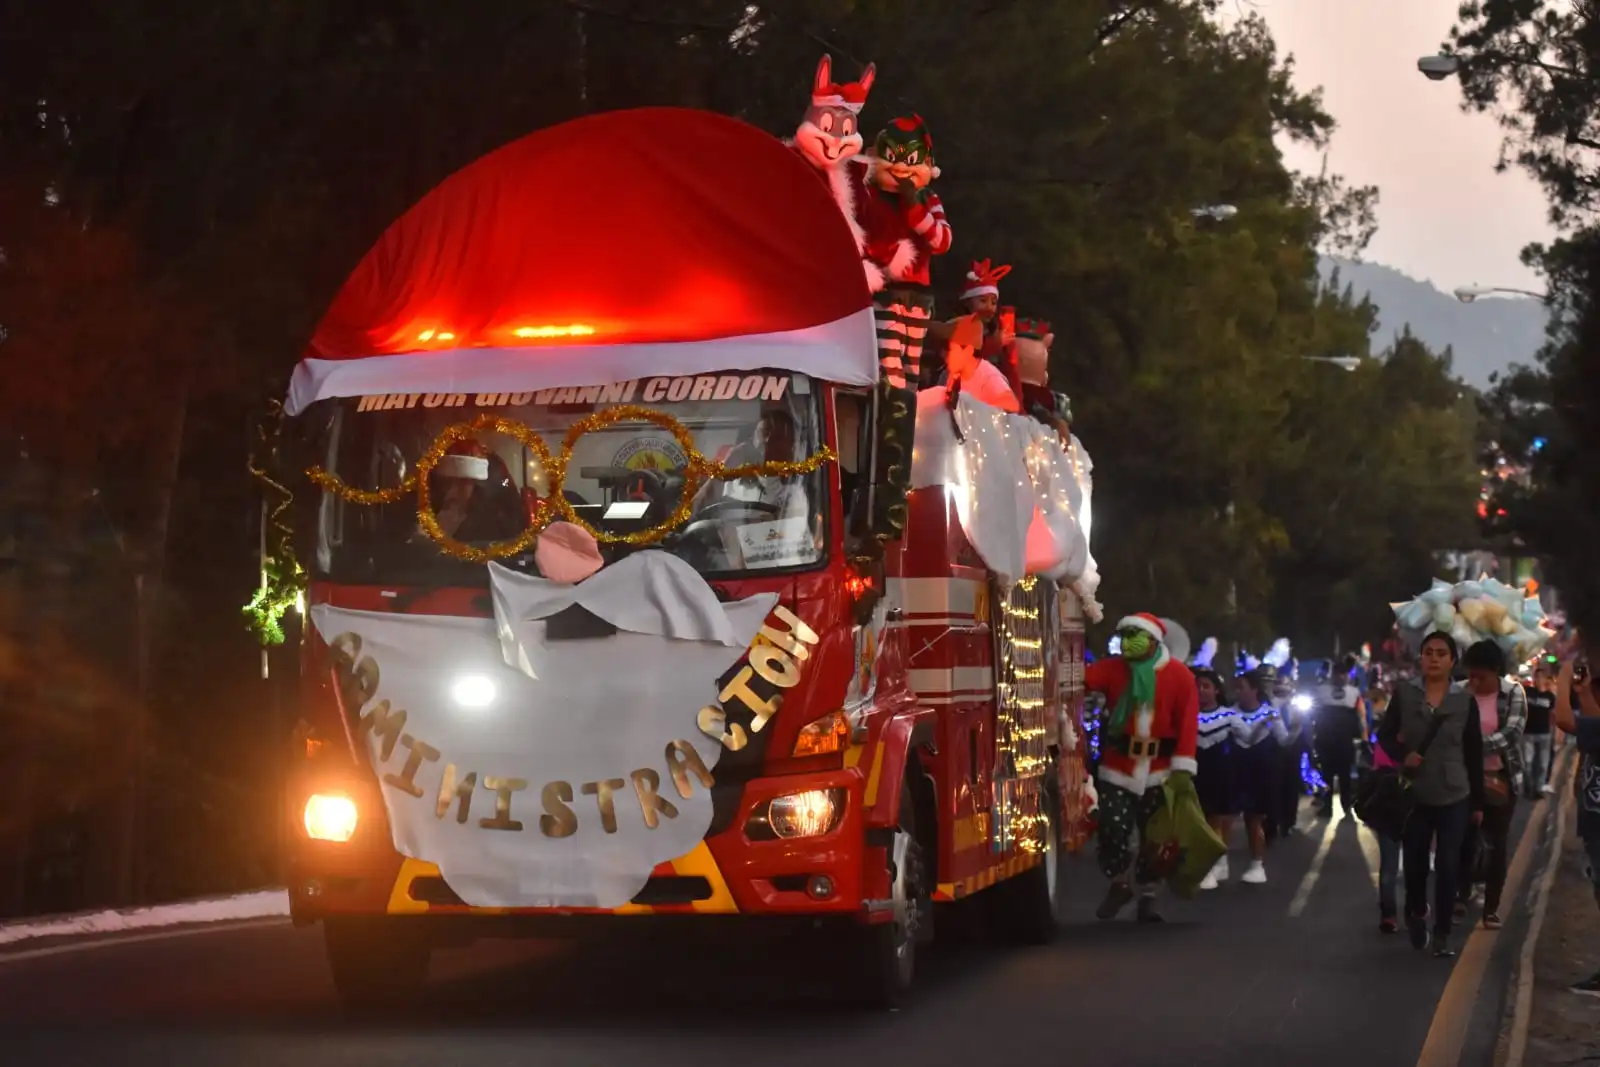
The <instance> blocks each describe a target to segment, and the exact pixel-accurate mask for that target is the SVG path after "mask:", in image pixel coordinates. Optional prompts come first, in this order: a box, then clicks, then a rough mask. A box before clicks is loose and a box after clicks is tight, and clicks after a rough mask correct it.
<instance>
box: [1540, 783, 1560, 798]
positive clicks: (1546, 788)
mask: <svg viewBox="0 0 1600 1067" xmlns="http://www.w3.org/2000/svg"><path fill="white" fill-rule="evenodd" d="M1555 791H1556V787H1555V786H1553V785H1551V784H1550V783H1549V782H1546V783H1545V784H1544V785H1541V786H1540V787H1539V792H1541V793H1543V794H1544V795H1545V796H1549V795H1550V794H1551V793H1554V792H1555Z"/></svg>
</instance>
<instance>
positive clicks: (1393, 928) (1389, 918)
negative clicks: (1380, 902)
mask: <svg viewBox="0 0 1600 1067" xmlns="http://www.w3.org/2000/svg"><path fill="white" fill-rule="evenodd" d="M1399 930H1400V924H1399V923H1397V922H1395V921H1394V916H1393V915H1385V916H1384V917H1383V918H1381V919H1379V920H1378V933H1380V934H1393V933H1397V932H1398V931H1399Z"/></svg>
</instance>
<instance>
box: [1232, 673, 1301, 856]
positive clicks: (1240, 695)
mask: <svg viewBox="0 0 1600 1067" xmlns="http://www.w3.org/2000/svg"><path fill="white" fill-rule="evenodd" d="M1271 685H1272V683H1271V681H1270V679H1269V675H1268V673H1267V671H1266V670H1264V669H1262V668H1259V667H1258V668H1256V669H1255V670H1251V671H1246V672H1245V673H1243V674H1241V675H1239V677H1238V678H1236V679H1234V687H1235V700H1234V703H1235V706H1236V707H1237V708H1238V711H1239V717H1238V719H1237V720H1236V721H1235V723H1234V735H1233V739H1234V740H1233V744H1234V754H1235V762H1234V778H1233V781H1234V788H1235V790H1236V791H1237V792H1236V794H1235V797H1236V800H1237V803H1238V805H1239V808H1240V810H1241V811H1243V812H1244V825H1245V830H1246V831H1247V832H1248V834H1249V837H1250V866H1249V868H1247V869H1246V870H1245V872H1244V874H1243V876H1242V877H1241V881H1244V882H1248V883H1249V884H1251V885H1262V884H1264V883H1265V882H1266V880H1267V867H1266V855H1267V829H1266V823H1267V820H1268V819H1270V818H1272V817H1273V815H1274V812H1275V809H1276V807H1277V804H1276V801H1277V799H1278V783H1279V764H1280V763H1281V762H1282V761H1283V758H1284V751H1285V749H1286V748H1287V747H1288V745H1289V731H1288V728H1287V727H1285V726H1284V723H1283V715H1282V714H1281V713H1279V711H1278V709H1277V708H1274V707H1273V706H1272V705H1271V704H1270V703H1269V702H1268V701H1267V693H1268V692H1269V690H1270V688H1271Z"/></svg>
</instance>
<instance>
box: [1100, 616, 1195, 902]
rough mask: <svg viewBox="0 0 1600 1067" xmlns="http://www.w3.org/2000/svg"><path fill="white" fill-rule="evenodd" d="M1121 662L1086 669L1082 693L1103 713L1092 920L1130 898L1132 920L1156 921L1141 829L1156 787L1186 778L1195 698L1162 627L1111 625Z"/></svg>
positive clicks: (1141, 621) (1157, 623)
mask: <svg viewBox="0 0 1600 1067" xmlns="http://www.w3.org/2000/svg"><path fill="white" fill-rule="evenodd" d="M1117 636H1118V638H1119V639H1120V640H1121V642H1122V651H1121V654H1119V655H1116V656H1108V657H1107V658H1105V659H1102V660H1097V661H1096V662H1094V663H1091V664H1090V665H1089V666H1088V667H1087V668H1086V669H1085V670H1084V672H1083V675H1084V676H1083V685H1084V688H1085V689H1086V690H1088V691H1089V692H1091V693H1101V694H1103V695H1104V696H1105V698H1106V704H1107V706H1108V707H1109V708H1110V709H1111V710H1110V713H1109V714H1108V715H1107V717H1106V720H1105V725H1104V726H1103V727H1102V729H1101V734H1100V738H1101V741H1100V770H1099V778H1100V817H1099V826H1098V828H1097V831H1096V841H1095V845H1096V852H1097V853H1098V859H1099V861H1100V871H1101V873H1102V874H1104V875H1105V876H1106V877H1107V878H1109V879H1110V880H1111V886H1110V888H1108V889H1107V890H1106V895H1105V899H1104V900H1102V901H1101V902H1100V907H1099V908H1098V909H1097V910H1096V912H1095V914H1096V915H1097V916H1099V917H1100V918H1101V919H1115V918H1116V917H1117V915H1118V913H1120V912H1121V911H1122V909H1123V908H1125V907H1126V906H1127V905H1128V902H1129V901H1131V900H1132V899H1133V898H1134V892H1135V891H1134V887H1133V885H1132V884H1131V882H1137V884H1138V896H1139V908H1138V918H1139V921H1140V922H1144V923H1158V922H1161V921H1162V917H1161V914H1160V913H1159V912H1158V911H1156V906H1155V895H1156V883H1155V879H1154V877H1153V876H1152V874H1151V871H1150V868H1149V862H1150V859H1151V858H1152V857H1151V855H1150V853H1149V851H1148V850H1146V849H1144V848H1143V847H1140V846H1142V844H1143V841H1144V831H1145V826H1146V825H1147V824H1148V823H1149V822H1150V818H1151V816H1153V815H1154V814H1155V813H1156V812H1157V811H1158V810H1160V808H1161V805H1162V802H1163V790H1162V786H1163V784H1164V783H1165V782H1166V781H1167V779H1168V778H1169V777H1172V776H1174V775H1181V774H1187V775H1191V776H1192V775H1193V774H1194V772H1195V770H1196V766H1197V765H1196V763H1195V743H1196V741H1197V740H1198V735H1199V728H1200V696H1199V692H1198V691H1197V690H1196V688H1195V681H1194V675H1193V674H1192V673H1191V672H1190V670H1189V668H1188V667H1186V666H1184V665H1183V664H1182V663H1181V662H1179V661H1178V660H1176V659H1173V658H1172V655H1171V654H1170V653H1169V652H1168V651H1167V646H1166V636H1167V628H1166V625H1165V624H1164V623H1163V622H1162V621H1161V620H1160V619H1159V618H1157V617H1156V616H1154V615H1149V614H1139V615H1130V616H1128V617H1127V618H1125V619H1123V620H1122V621H1121V622H1119V623H1117Z"/></svg>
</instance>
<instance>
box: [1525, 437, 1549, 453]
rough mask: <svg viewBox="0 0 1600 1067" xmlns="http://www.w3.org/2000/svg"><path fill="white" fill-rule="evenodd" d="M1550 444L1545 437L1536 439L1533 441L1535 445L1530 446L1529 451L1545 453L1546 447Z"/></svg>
mask: <svg viewBox="0 0 1600 1067" xmlns="http://www.w3.org/2000/svg"><path fill="white" fill-rule="evenodd" d="M1549 443H1550V442H1549V441H1548V440H1546V439H1545V438H1543V437H1535V438H1534V439H1533V444H1531V445H1529V446H1528V451H1529V452H1543V451H1544V446H1545V445H1547V444H1549Z"/></svg>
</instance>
